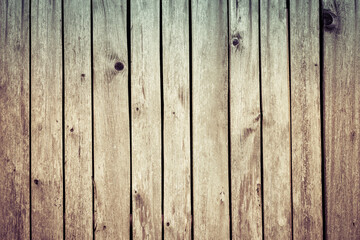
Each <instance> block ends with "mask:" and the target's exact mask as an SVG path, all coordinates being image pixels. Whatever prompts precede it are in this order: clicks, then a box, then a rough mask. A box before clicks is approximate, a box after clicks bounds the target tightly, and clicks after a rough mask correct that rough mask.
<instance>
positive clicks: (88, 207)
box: [63, 0, 93, 239]
mask: <svg viewBox="0 0 360 240" xmlns="http://www.w3.org/2000/svg"><path fill="white" fill-rule="evenodd" d="M63 4H64V54H65V56H64V57H65V62H64V64H65V66H64V67H65V79H64V81H65V130H64V131H65V146H64V147H65V237H66V238H67V239H90V238H92V236H93V213H92V146H91V145H92V133H91V128H92V127H91V125H92V120H91V41H90V40H91V39H90V36H91V25H90V19H91V18H90V11H91V8H90V1H89V0H87V1H83V0H64V3H63Z"/></svg>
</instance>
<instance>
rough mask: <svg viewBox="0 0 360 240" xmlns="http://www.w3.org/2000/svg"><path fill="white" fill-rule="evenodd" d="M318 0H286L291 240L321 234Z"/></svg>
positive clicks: (316, 237) (320, 235)
mask: <svg viewBox="0 0 360 240" xmlns="http://www.w3.org/2000/svg"><path fill="white" fill-rule="evenodd" d="M319 6H320V3H319V1H311V0H306V1H295V0H294V1H293V0H291V1H290V56H291V59H290V63H291V126H292V127H291V136H292V151H291V152H292V188H293V190H292V191H293V237H294V239H322V235H323V220H322V186H321V185H322V183H321V174H322V170H321V168H322V163H321V161H322V160H321V119H320V114H321V112H320V39H319V37H320V32H319V29H320V26H319Z"/></svg>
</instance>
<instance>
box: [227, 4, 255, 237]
mask: <svg viewBox="0 0 360 240" xmlns="http://www.w3.org/2000/svg"><path fill="white" fill-rule="evenodd" d="M229 44H230V117H231V122H230V127H231V191H232V194H231V198H232V199H231V201H232V205H231V206H232V237H233V238H234V239H261V238H262V206H261V205H262V203H261V166H260V165H261V159H260V155H261V144H260V140H261V139H260V124H261V112H260V86H259V83H260V79H259V73H260V70H259V3H258V2H257V1H251V0H247V1H237V0H233V1H230V39H229Z"/></svg>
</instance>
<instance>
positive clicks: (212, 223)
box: [191, 0, 230, 239]
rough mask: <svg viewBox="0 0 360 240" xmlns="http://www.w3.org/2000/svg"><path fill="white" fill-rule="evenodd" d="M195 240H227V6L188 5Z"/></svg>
mask: <svg viewBox="0 0 360 240" xmlns="http://www.w3.org/2000/svg"><path fill="white" fill-rule="evenodd" d="M191 9H192V24H191V26H192V50H193V54H192V74H193V78H192V79H193V80H192V85H193V89H192V90H193V92H192V94H193V96H192V99H193V103H192V104H193V181H194V183H193V184H194V185H193V188H194V189H193V192H194V193H193V194H194V196H193V197H194V199H193V201H194V204H193V205H194V238H195V239H210V238H211V239H228V238H229V237H230V236H229V235H230V226H229V222H230V221H229V220H230V216H229V202H230V199H229V182H228V31H227V28H228V23H227V3H226V1H205V0H199V1H192V6H191Z"/></svg>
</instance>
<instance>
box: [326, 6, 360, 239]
mask: <svg viewBox="0 0 360 240" xmlns="http://www.w3.org/2000/svg"><path fill="white" fill-rule="evenodd" d="M324 8H325V9H329V10H330V11H331V12H332V13H334V14H335V15H337V16H338V17H337V18H336V20H335V21H334V22H333V23H334V24H333V26H334V28H333V29H331V30H329V29H326V28H325V32H324V75H323V77H324V78H323V81H324V82H323V89H324V95H323V97H324V98H323V101H324V133H325V139H324V140H325V178H326V179H325V180H326V182H325V183H326V185H325V190H326V204H325V207H326V209H325V214H326V221H325V223H326V238H327V239H358V238H359V236H360V181H359V176H360V164H359V159H360V115H359V108H360V86H359V81H360V70H359V69H360V42H359V39H360V28H359V26H360V7H359V2H358V1H350V0H344V1H329V0H326V1H324ZM324 17H326V19H327V20H329V15H328V14H326V15H325V16H324ZM336 23H337V24H336Z"/></svg>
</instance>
